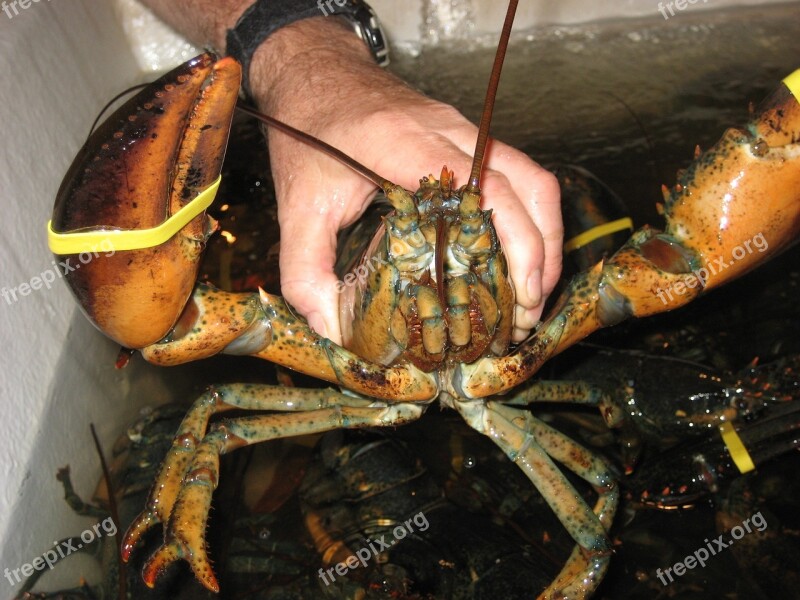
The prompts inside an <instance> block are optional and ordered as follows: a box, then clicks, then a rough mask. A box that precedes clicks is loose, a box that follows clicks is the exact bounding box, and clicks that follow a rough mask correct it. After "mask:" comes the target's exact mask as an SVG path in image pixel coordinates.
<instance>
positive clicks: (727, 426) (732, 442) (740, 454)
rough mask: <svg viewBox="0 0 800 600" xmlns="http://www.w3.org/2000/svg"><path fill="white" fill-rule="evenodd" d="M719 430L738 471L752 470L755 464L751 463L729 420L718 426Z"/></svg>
mask: <svg viewBox="0 0 800 600" xmlns="http://www.w3.org/2000/svg"><path fill="white" fill-rule="evenodd" d="M719 432H720V433H721V434H722V441H723V442H725V446H726V447H727V448H728V452H730V454H731V458H732V459H733V462H734V464H735V465H736V468H737V469H739V472H740V473H742V474H743V475H744V474H745V473H749V472H750V471H752V470H754V469H755V468H756V466H755V465H754V464H753V459H752V458H750V453H749V452H747V448H745V447H744V444H743V443H742V438H740V437H739V434H738V433H736V430H735V429H734V428H733V424H732V423H731V422H730V421H726V422H725V423H723V424H722V425H720V426H719Z"/></svg>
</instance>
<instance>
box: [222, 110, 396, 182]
mask: <svg viewBox="0 0 800 600" xmlns="http://www.w3.org/2000/svg"><path fill="white" fill-rule="evenodd" d="M236 108H238V109H239V110H241V111H242V112H243V113H245V114H248V115H250V116H251V117H255V118H256V119H258V120H259V121H261V122H262V123H265V124H266V125H268V126H269V127H274V128H275V129H277V130H278V131H282V132H283V133H285V134H287V135H290V136H292V137H293V138H296V139H298V140H300V141H301V142H305V143H306V144H308V145H309V146H313V147H314V148H318V149H319V150H322V151H323V152H324V153H325V154H327V155H328V156H330V157H332V158H335V159H336V160H338V161H339V162H340V163H342V164H343V165H344V166H346V167H350V168H351V169H353V171H355V172H356V173H358V174H359V175H361V176H362V177H364V178H365V179H369V180H370V181H371V182H372V183H374V184H375V185H377V186H378V187H379V188H381V189H385V188H386V186H393V185H394V184H393V183H392V182H391V181H389V180H388V179H384V178H383V177H381V176H380V175H378V174H377V173H376V172H375V171H373V170H371V169H368V168H367V167H365V166H364V165H362V164H361V163H360V162H358V161H356V160H354V159H352V158H350V157H349V156H347V154H345V153H344V152H342V151H341V150H339V149H338V148H334V147H333V146H331V145H330V144H327V143H325V142H323V141H322V140H319V139H317V138H315V137H314V136H313V135H309V134H308V133H305V132H303V131H300V130H299V129H295V128H294V127H292V126H291V125H287V124H286V123H283V122H281V121H278V119H276V118H274V117H270V116H269V115H265V114H264V113H261V112H258V111H257V110H256V109H255V108H253V107H251V106H247V105H246V104H242V103H241V102H237V104H236Z"/></svg>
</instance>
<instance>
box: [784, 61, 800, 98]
mask: <svg viewBox="0 0 800 600" xmlns="http://www.w3.org/2000/svg"><path fill="white" fill-rule="evenodd" d="M783 83H784V85H785V86H786V87H787V88H789V91H790V92H792V96H794V97H795V99H796V100H797V101H798V102H800V69H797V71H795V72H794V73H792V74H791V75H789V76H788V77H787V78H786V79H784V80H783Z"/></svg>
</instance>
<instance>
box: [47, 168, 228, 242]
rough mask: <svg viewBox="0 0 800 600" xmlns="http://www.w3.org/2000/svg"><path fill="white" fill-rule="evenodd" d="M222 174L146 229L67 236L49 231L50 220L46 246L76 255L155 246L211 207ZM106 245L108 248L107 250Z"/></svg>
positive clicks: (109, 230) (66, 234)
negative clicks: (161, 221) (157, 223)
mask: <svg viewBox="0 0 800 600" xmlns="http://www.w3.org/2000/svg"><path fill="white" fill-rule="evenodd" d="M221 181H222V175H220V176H219V177H217V179H216V180H215V181H214V183H212V184H211V185H209V186H208V187H207V188H206V189H204V190H203V191H202V192H200V193H199V194H198V195H197V197H196V198H195V199H194V200H192V201H191V202H189V203H188V204H187V205H186V206H184V207H183V208H181V209H180V210H179V211H178V212H176V213H175V214H174V215H172V216H171V217H169V218H168V219H167V220H166V221H164V222H163V223H161V225H157V226H156V227H151V228H150V229H90V230H86V231H73V232H69V233H56V232H55V231H53V223H52V221H48V222H47V244H48V245H49V246H50V251H51V252H52V253H53V254H60V255H66V254H80V253H81V252H97V251H98V250H102V251H104V252H111V251H114V252H116V251H121V250H140V249H142V248H152V247H153V246H159V245H161V244H163V243H164V242H166V241H168V240H169V239H171V238H172V237H173V236H174V235H175V234H176V233H178V232H179V231H180V230H181V229H183V228H184V227H186V225H187V224H188V223H189V222H190V221H191V220H192V219H194V218H195V217H196V216H197V215H199V214H200V213H202V212H203V211H204V210H205V209H207V208H208V207H209V206H211V203H212V202H214V198H215V197H216V195H217V190H218V189H219V184H220V182H221ZM109 244H110V247H107V246H108V245H109Z"/></svg>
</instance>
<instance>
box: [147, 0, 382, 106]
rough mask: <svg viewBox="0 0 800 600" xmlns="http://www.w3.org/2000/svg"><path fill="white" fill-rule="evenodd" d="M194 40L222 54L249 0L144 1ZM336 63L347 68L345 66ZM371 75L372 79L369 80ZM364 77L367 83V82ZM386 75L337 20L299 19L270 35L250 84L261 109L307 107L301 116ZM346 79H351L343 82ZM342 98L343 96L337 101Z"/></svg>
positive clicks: (255, 62) (258, 55) (258, 53)
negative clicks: (223, 0)
mask: <svg viewBox="0 0 800 600" xmlns="http://www.w3.org/2000/svg"><path fill="white" fill-rule="evenodd" d="M142 3H143V4H145V5H146V6H148V7H149V8H150V9H152V10H153V12H155V13H156V15H157V16H158V17H159V18H161V19H162V20H163V21H164V22H166V23H167V24H169V25H170V26H171V27H173V28H174V29H175V30H177V31H179V32H181V33H182V34H184V35H185V36H186V37H187V38H188V39H189V40H191V41H192V42H194V43H196V44H198V45H202V46H209V45H210V46H212V47H213V48H215V49H217V50H218V51H220V52H224V51H225V38H226V35H227V31H228V29H231V28H232V27H233V26H234V25H235V24H236V22H237V20H238V19H239V17H240V16H241V15H242V13H243V12H244V11H245V9H246V8H247V7H249V6H250V5H251V4H252V3H253V0H227V1H226V2H219V1H215V0H142ZM338 65H347V66H348V67H352V69H351V68H343V67H340V66H338ZM370 74H372V77H373V78H374V79H375V81H369V79H370ZM365 76H366V79H367V80H366V81H365ZM384 77H385V75H384V74H383V72H382V70H381V69H380V68H378V67H377V66H376V65H375V64H374V61H373V59H372V57H371V55H370V53H369V50H368V49H367V47H366V45H365V44H364V43H363V42H362V41H361V40H360V39H358V37H357V36H356V35H355V34H354V33H353V31H352V29H351V28H349V27H347V26H346V25H345V24H344V23H342V22H341V21H340V20H339V19H338V18H328V17H324V16H319V17H313V18H308V19H303V20H300V21H297V22H295V23H292V24H290V25H287V26H285V27H282V28H280V29H278V30H277V31H275V32H274V33H272V34H271V35H270V36H269V37H268V38H267V39H266V40H265V41H264V43H262V44H261V46H260V47H259V48H258V50H257V51H256V53H255V54H254V56H253V61H252V63H251V71H250V81H251V87H252V90H253V95H254V97H255V100H256V101H257V102H258V104H259V105H260V106H261V107H262V109H263V110H265V111H266V112H268V113H269V114H271V115H274V116H278V117H279V114H278V113H281V112H285V111H282V110H281V105H284V103H286V102H290V103H291V104H292V105H293V107H295V108H296V107H297V103H301V104H306V105H307V106H306V107H305V110H302V111H300V112H301V113H303V112H305V113H308V112H309V111H310V110H313V107H312V106H311V104H312V103H316V104H317V105H318V106H317V109H321V110H323V111H324V110H325V108H326V106H323V105H330V104H331V100H333V99H332V98H330V97H329V96H328V94H329V93H333V94H334V95H335V96H337V95H338V96H341V94H340V93H338V94H337V92H336V89H339V90H341V89H342V88H344V89H353V90H355V89H357V88H360V87H362V86H365V85H372V84H375V85H379V84H380V80H382V79H383V78H384ZM347 79H350V80H351V81H343V80H347ZM340 99H341V98H340Z"/></svg>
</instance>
